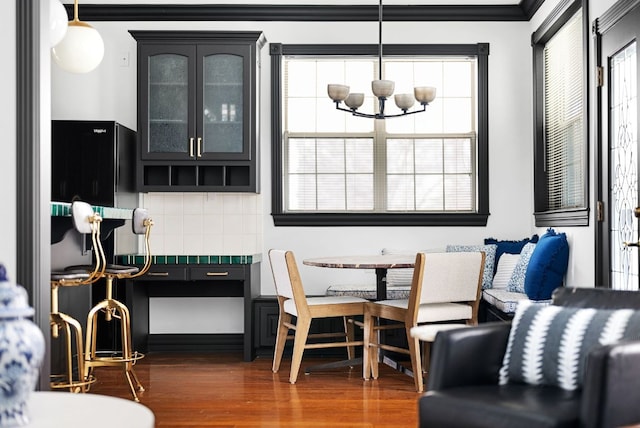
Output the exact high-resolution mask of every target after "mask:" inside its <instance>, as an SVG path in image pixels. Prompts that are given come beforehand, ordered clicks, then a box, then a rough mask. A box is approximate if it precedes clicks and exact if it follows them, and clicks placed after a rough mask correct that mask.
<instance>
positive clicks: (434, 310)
mask: <svg viewBox="0 0 640 428" xmlns="http://www.w3.org/2000/svg"><path fill="white" fill-rule="evenodd" d="M374 303H376V304H379V305H387V306H393V307H396V308H403V309H406V308H407V307H408V306H409V300H408V299H398V300H380V301H378V302H374ZM472 312H473V311H472V310H471V306H469V305H465V304H463V303H426V304H422V305H420V308H419V309H418V319H417V322H418V324H420V323H425V322H438V321H449V320H467V319H470V318H471V316H472Z"/></svg>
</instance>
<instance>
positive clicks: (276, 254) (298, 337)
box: [269, 250, 367, 384]
mask: <svg viewBox="0 0 640 428" xmlns="http://www.w3.org/2000/svg"><path fill="white" fill-rule="evenodd" d="M269 262H270V263H271V271H272V273H273V280H274V282H275V285H276V293H277V295H278V306H279V317H278V332H277V335H276V346H275V350H274V355H273V367H272V370H273V372H274V373H277V372H278V370H279V369H280V362H281V361H282V354H283V352H284V347H285V343H286V341H287V339H293V356H292V358H291V371H290V374H289V382H290V383H292V384H293V383H296V380H297V379H298V372H299V371H300V364H301V362H302V354H303V352H304V350H305V349H319V348H336V347H347V352H348V358H349V359H352V358H354V357H355V347H356V346H362V344H363V341H361V340H360V341H355V340H354V322H353V321H354V320H353V317H355V316H356V315H363V314H364V305H365V303H366V302H367V300H366V299H362V298H360V297H353V296H322V297H306V295H305V292H304V288H303V286H302V280H301V278H300V273H299V271H298V265H297V263H296V259H295V257H294V255H293V253H292V252H291V251H284V250H270V251H269ZM293 317H296V322H295V323H293V322H292V319H293ZM333 317H342V318H343V323H344V331H343V332H331V333H320V334H309V327H310V326H311V322H312V321H313V320H314V319H317V318H333ZM289 330H293V331H295V335H289ZM330 338H335V339H336V340H334V341H326V339H330ZM338 338H340V339H341V340H338ZM314 339H323V341H322V342H315V340H314ZM308 341H309V342H313V343H308Z"/></svg>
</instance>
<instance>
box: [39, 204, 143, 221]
mask: <svg viewBox="0 0 640 428" xmlns="http://www.w3.org/2000/svg"><path fill="white" fill-rule="evenodd" d="M93 210H94V211H95V212H97V213H98V214H100V216H101V217H102V218H103V219H105V218H106V219H118V220H129V219H130V218H131V217H132V216H133V210H132V209H130V208H114V207H102V206H99V205H93ZM50 211H51V216H52V217H70V216H71V204H70V203H69V202H51V204H50Z"/></svg>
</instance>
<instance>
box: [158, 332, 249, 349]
mask: <svg viewBox="0 0 640 428" xmlns="http://www.w3.org/2000/svg"><path fill="white" fill-rule="evenodd" d="M243 341H244V338H243V335H242V334H150V335H149V341H148V345H147V346H148V351H149V352H154V351H155V352H227V353H228V352H242V351H243V343H244V342H243Z"/></svg>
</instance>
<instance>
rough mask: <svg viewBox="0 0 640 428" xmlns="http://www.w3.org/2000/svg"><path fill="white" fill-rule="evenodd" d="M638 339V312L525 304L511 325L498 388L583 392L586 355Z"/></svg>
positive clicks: (639, 332)
mask: <svg viewBox="0 0 640 428" xmlns="http://www.w3.org/2000/svg"><path fill="white" fill-rule="evenodd" d="M625 339H640V311H635V310H633V309H592V308H586V309H585V308H571V307H563V306H554V305H549V306H543V305H537V304H535V303H532V302H530V301H522V302H520V303H519V304H518V309H517V310H516V314H515V316H514V318H513V322H512V324H511V332H510V334H509V342H508V344H507V351H506V353H505V356H504V360H503V362H502V368H501V369H500V384H501V385H504V384H507V383H509V382H522V383H527V384H531V385H554V386H558V387H560V388H562V389H566V390H569V391H572V390H575V389H578V388H580V387H581V386H582V381H583V378H584V371H585V364H586V359H587V354H588V353H589V352H590V351H591V350H592V349H594V348H595V347H597V346H601V345H610V344H614V343H617V342H619V341H620V340H625Z"/></svg>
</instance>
